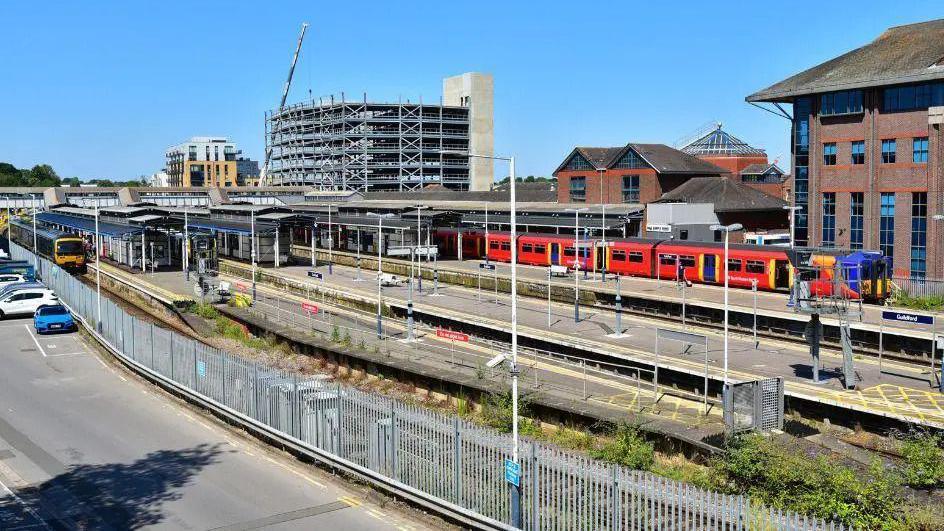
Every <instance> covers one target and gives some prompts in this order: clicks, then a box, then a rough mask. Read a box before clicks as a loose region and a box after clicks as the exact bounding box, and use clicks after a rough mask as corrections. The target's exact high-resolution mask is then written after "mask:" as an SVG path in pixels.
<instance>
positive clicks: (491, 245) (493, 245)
mask: <svg viewBox="0 0 944 531" xmlns="http://www.w3.org/2000/svg"><path fill="white" fill-rule="evenodd" d="M488 247H489V249H498V247H499V243H498V242H496V241H490V242H488Z"/></svg>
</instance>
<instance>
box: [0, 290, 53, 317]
mask: <svg viewBox="0 0 944 531" xmlns="http://www.w3.org/2000/svg"><path fill="white" fill-rule="evenodd" d="M58 304H59V297H57V296H56V294H55V293H53V291H52V290H51V289H47V288H24V289H20V290H16V291H12V292H10V293H8V294H7V295H5V296H3V297H0V319H5V318H7V317H10V316H13V315H33V314H35V313H36V310H38V309H39V308H40V307H42V306H53V305H58Z"/></svg>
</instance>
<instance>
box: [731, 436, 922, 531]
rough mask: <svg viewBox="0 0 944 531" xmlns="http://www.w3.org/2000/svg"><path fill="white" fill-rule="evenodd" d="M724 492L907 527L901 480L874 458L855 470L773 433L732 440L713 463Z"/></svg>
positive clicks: (868, 523) (875, 525) (853, 520)
mask: <svg viewBox="0 0 944 531" xmlns="http://www.w3.org/2000/svg"><path fill="white" fill-rule="evenodd" d="M715 467H716V470H717V472H718V473H719V474H720V475H721V477H722V478H723V481H724V482H725V484H726V485H727V487H728V489H727V490H729V491H730V492H743V493H746V494H747V495H749V496H750V497H751V499H754V500H757V501H759V502H762V503H765V504H768V505H771V506H773V507H777V508H782V509H789V510H793V511H798V512H800V513H803V514H808V515H811V516H817V517H820V518H827V519H832V520H837V521H839V522H842V523H844V524H846V525H852V526H855V527H856V528H862V529H907V528H908V525H907V523H906V521H905V518H906V516H905V514H904V511H903V510H902V507H901V506H900V498H901V489H900V486H901V483H900V478H899V477H898V474H896V473H895V472H894V470H891V469H886V468H885V467H884V465H883V464H882V463H881V461H880V460H878V459H876V461H875V462H874V463H873V464H872V465H871V466H870V467H869V468H868V470H867V471H864V472H861V473H858V472H857V471H855V470H853V469H852V468H850V467H847V466H843V465H841V464H837V463H835V462H833V461H832V460H830V459H827V458H826V457H825V456H817V457H811V456H809V455H805V454H804V453H803V452H800V451H795V450H792V449H790V448H787V447H786V446H785V445H784V444H783V443H780V442H778V441H777V440H775V439H773V438H768V437H763V436H761V435H753V434H752V435H745V436H742V437H738V438H736V439H734V440H733V441H732V442H731V443H730V445H729V446H728V453H727V455H726V456H725V457H723V458H721V459H719V460H718V461H717V462H716V463H715Z"/></svg>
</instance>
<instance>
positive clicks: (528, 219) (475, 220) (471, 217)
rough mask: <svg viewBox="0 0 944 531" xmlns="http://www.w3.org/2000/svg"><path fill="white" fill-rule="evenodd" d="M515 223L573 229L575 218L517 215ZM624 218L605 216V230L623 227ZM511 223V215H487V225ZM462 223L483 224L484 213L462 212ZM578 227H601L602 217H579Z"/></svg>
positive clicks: (521, 225) (519, 225)
mask: <svg viewBox="0 0 944 531" xmlns="http://www.w3.org/2000/svg"><path fill="white" fill-rule="evenodd" d="M517 218H518V219H517V224H518V227H519V230H520V228H522V227H525V226H528V227H553V228H561V229H573V228H574V225H575V219H574V216H573V215H568V216H517ZM625 222H626V220H625V219H622V218H620V217H616V216H614V217H610V216H607V218H606V229H607V230H617V229H621V228H623V225H624V224H625ZM510 223H511V216H508V215H493V214H489V215H488V225H489V226H492V225H502V226H504V225H508V224H510ZM462 224H463V225H465V226H469V225H485V215H484V214H464V215H463V216H462ZM580 227H581V228H583V227H586V228H588V229H597V230H599V229H600V228H602V227H603V218H601V217H597V216H593V217H583V216H581V217H580Z"/></svg>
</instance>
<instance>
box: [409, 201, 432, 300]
mask: <svg viewBox="0 0 944 531" xmlns="http://www.w3.org/2000/svg"><path fill="white" fill-rule="evenodd" d="M424 208H429V206H427V205H416V248H417V249H419V247H420V245H422V242H423V233H422V229H421V228H420V211H421V210H423V209H424ZM426 252H427V255H426V256H427V257H428V256H429V254H428V253H429V248H428V247H427V248H426ZM411 263H412V260H411ZM416 279H417V282H418V283H419V284H418V286H419V291H420V295H422V294H423V271H422V270H421V269H420V255H419V253H417V255H416Z"/></svg>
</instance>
